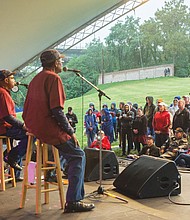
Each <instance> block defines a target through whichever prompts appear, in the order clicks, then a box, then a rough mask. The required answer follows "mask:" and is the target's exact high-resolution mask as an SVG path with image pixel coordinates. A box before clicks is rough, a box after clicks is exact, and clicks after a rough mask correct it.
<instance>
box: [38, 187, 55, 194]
mask: <svg viewBox="0 0 190 220" xmlns="http://www.w3.org/2000/svg"><path fill="white" fill-rule="evenodd" d="M58 190H59V188H50V189H42V190H41V193H45V192H53V191H58Z"/></svg>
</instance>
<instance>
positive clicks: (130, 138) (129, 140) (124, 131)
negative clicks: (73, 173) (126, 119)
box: [121, 129, 133, 155]
mask: <svg viewBox="0 0 190 220" xmlns="http://www.w3.org/2000/svg"><path fill="white" fill-rule="evenodd" d="M121 133H122V136H121V139H122V154H123V155H125V154H126V138H127V144H128V146H127V154H130V151H131V149H133V132H132V129H122V132H121Z"/></svg>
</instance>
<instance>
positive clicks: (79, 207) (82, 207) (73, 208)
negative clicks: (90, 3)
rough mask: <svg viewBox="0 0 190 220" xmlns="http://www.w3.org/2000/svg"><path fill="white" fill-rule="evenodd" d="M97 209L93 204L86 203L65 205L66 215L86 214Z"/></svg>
mask: <svg viewBox="0 0 190 220" xmlns="http://www.w3.org/2000/svg"><path fill="white" fill-rule="evenodd" d="M93 208H95V206H94V204H93V203H84V202H81V201H79V202H68V203H66V204H65V210H64V213H73V212H86V211H91V210H92V209H93Z"/></svg>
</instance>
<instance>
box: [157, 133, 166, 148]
mask: <svg viewBox="0 0 190 220" xmlns="http://www.w3.org/2000/svg"><path fill="white" fill-rule="evenodd" d="M168 138H169V134H162V133H161V134H155V145H156V147H161V146H162V145H163V144H164V143H165V142H166V141H167V139H168Z"/></svg>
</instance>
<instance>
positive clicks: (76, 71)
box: [63, 66, 80, 73]
mask: <svg viewBox="0 0 190 220" xmlns="http://www.w3.org/2000/svg"><path fill="white" fill-rule="evenodd" d="M63 71H64V72H66V71H71V72H74V73H80V70H76V69H69V68H67V67H66V66H65V67H63Z"/></svg>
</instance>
